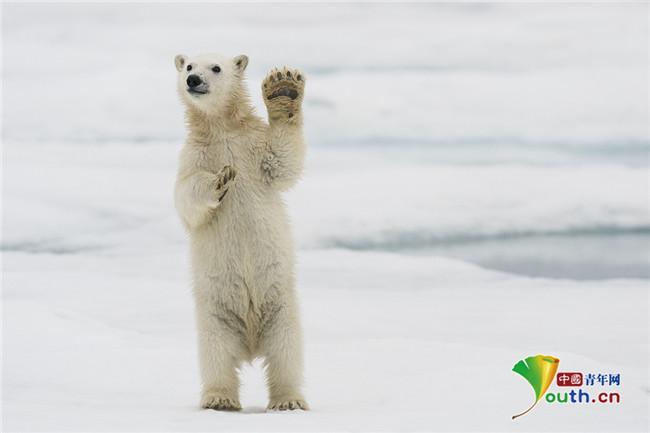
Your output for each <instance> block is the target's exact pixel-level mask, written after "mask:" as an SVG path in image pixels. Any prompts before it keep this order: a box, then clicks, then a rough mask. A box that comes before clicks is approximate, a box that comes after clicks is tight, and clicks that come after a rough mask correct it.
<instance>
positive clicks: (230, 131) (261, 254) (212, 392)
mask: <svg viewBox="0 0 650 433" xmlns="http://www.w3.org/2000/svg"><path fill="white" fill-rule="evenodd" d="M174 63H175V65H176V69H177V70H178V92H179V95H180V97H181V100H182V102H183V103H184V104H185V107H186V121H187V127H188V135H187V139H186V142H185V146H184V148H183V150H182V151H181V153H180V156H179V167H178V177H177V180H176V187H175V202H176V209H177V212H178V214H179V216H180V219H181V221H182V223H183V226H184V227H185V229H186V230H187V231H188V233H189V237H190V252H191V269H192V278H193V294H194V298H195V301H196V321H197V327H198V344H199V361H200V369H201V377H202V381H203V391H202V398H201V407H203V408H212V409H218V410H241V404H240V402H239V378H238V371H239V369H240V367H241V365H242V363H243V362H250V361H252V360H253V359H255V358H258V357H263V358H264V368H265V374H266V379H267V384H268V388H269V404H268V407H267V409H272V410H286V409H308V406H307V403H306V402H305V399H304V397H303V395H302V392H301V386H302V383H303V377H302V376H303V357H302V356H303V354H302V351H303V349H302V332H301V326H300V320H299V312H298V301H297V299H296V294H295V289H294V286H295V278H294V262H295V253H294V247H293V239H292V236H291V231H290V227H289V222H288V219H287V215H286V212H285V209H284V203H283V201H282V197H281V195H280V193H281V192H282V191H284V190H286V189H288V188H289V187H291V186H292V185H294V184H295V182H296V181H297V180H298V178H299V177H300V175H301V172H302V168H303V161H304V156H305V149H306V148H305V142H304V139H303V134H302V109H301V104H302V97H303V90H304V84H305V77H304V74H302V73H301V72H300V71H296V70H291V69H287V68H283V69H280V70H278V69H276V70H273V71H272V72H271V73H270V74H269V75H268V76H267V77H266V79H265V80H264V81H263V83H262V93H263V96H264V102H265V104H266V106H267V110H268V113H269V117H268V119H269V121H268V124H267V123H266V122H264V121H263V120H262V119H260V118H259V117H258V116H256V115H255V114H254V110H253V108H252V106H251V104H250V101H249V97H248V93H247V90H246V88H245V84H244V70H245V69H246V66H247V64H248V57H246V56H238V57H235V58H229V57H224V56H220V55H217V54H203V55H199V56H196V57H190V58H188V57H187V56H185V55H178V56H176V58H175V59H174Z"/></svg>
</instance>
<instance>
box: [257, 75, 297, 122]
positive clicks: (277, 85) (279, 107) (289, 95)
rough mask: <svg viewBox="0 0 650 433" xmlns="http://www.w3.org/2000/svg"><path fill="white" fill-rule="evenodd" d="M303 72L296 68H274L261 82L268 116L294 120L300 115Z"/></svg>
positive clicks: (274, 118)
mask: <svg viewBox="0 0 650 433" xmlns="http://www.w3.org/2000/svg"><path fill="white" fill-rule="evenodd" d="M304 89H305V74H303V73H302V72H301V71H299V70H297V69H288V68H286V67H284V68H282V69H274V70H272V71H271V73H269V75H267V76H266V78H265V79H264V81H263V82H262V94H263V95H264V103H265V104H266V108H267V110H268V111H269V118H270V119H273V120H276V119H284V120H295V119H296V118H298V117H299V115H300V110H301V104H302V96H303V91H304Z"/></svg>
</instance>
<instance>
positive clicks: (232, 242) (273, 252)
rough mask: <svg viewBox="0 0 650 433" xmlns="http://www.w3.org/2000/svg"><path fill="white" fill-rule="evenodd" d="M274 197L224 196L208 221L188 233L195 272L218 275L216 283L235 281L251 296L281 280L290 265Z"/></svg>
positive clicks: (289, 244)
mask: <svg viewBox="0 0 650 433" xmlns="http://www.w3.org/2000/svg"><path fill="white" fill-rule="evenodd" d="M233 192H235V191H233ZM229 195H230V194H229ZM228 198H231V199H232V200H231V201H230V202H228V201H227V199H228ZM275 198H276V199H275V200H272V199H271V197H269V199H264V198H263V199H250V198H249V199H247V200H244V199H240V197H237V194H233V195H232V197H228V196H227V197H226V199H225V200H224V202H223V203H222V205H221V206H220V207H219V208H217V210H216V212H215V216H214V217H213V219H212V221H211V222H210V223H208V224H206V225H205V226H204V227H202V228H201V230H197V231H196V232H194V233H192V235H191V252H192V268H193V272H194V273H195V275H197V276H198V275H202V276H208V277H210V278H213V279H215V280H216V281H222V283H221V284H217V285H223V286H229V285H230V286H234V285H237V284H236V282H237V281H241V282H242V284H241V285H243V286H246V287H247V290H248V292H249V293H248V294H247V295H248V296H252V297H255V298H257V297H258V296H263V294H264V292H265V291H267V290H268V288H269V287H271V286H273V285H284V284H286V282H285V281H288V279H290V278H291V275H292V271H293V263H294V251H293V250H294V248H293V238H292V236H291V232H290V229H289V223H288V219H287V216H286V213H285V210H284V205H283V203H282V201H280V199H279V197H275ZM220 290H225V288H221V289H220ZM256 294H258V295H256ZM231 295H232V294H231Z"/></svg>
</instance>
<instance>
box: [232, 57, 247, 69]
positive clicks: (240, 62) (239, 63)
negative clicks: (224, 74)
mask: <svg viewBox="0 0 650 433" xmlns="http://www.w3.org/2000/svg"><path fill="white" fill-rule="evenodd" d="M233 62H235V68H237V70H238V71H239V72H244V69H246V66H248V56H245V55H243V54H242V55H241V56H237V57H235V59H234V60H233Z"/></svg>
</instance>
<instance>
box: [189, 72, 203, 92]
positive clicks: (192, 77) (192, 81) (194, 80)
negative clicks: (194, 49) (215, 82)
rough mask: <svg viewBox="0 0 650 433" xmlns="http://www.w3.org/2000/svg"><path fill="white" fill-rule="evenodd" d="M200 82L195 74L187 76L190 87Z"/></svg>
mask: <svg viewBox="0 0 650 433" xmlns="http://www.w3.org/2000/svg"><path fill="white" fill-rule="evenodd" d="M201 83H202V81H201V78H200V77H199V76H198V75H196V74H192V75H190V76H189V77H187V85H188V86H189V88H190V89H191V88H192V87H196V86H198V85H199V84H201Z"/></svg>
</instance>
